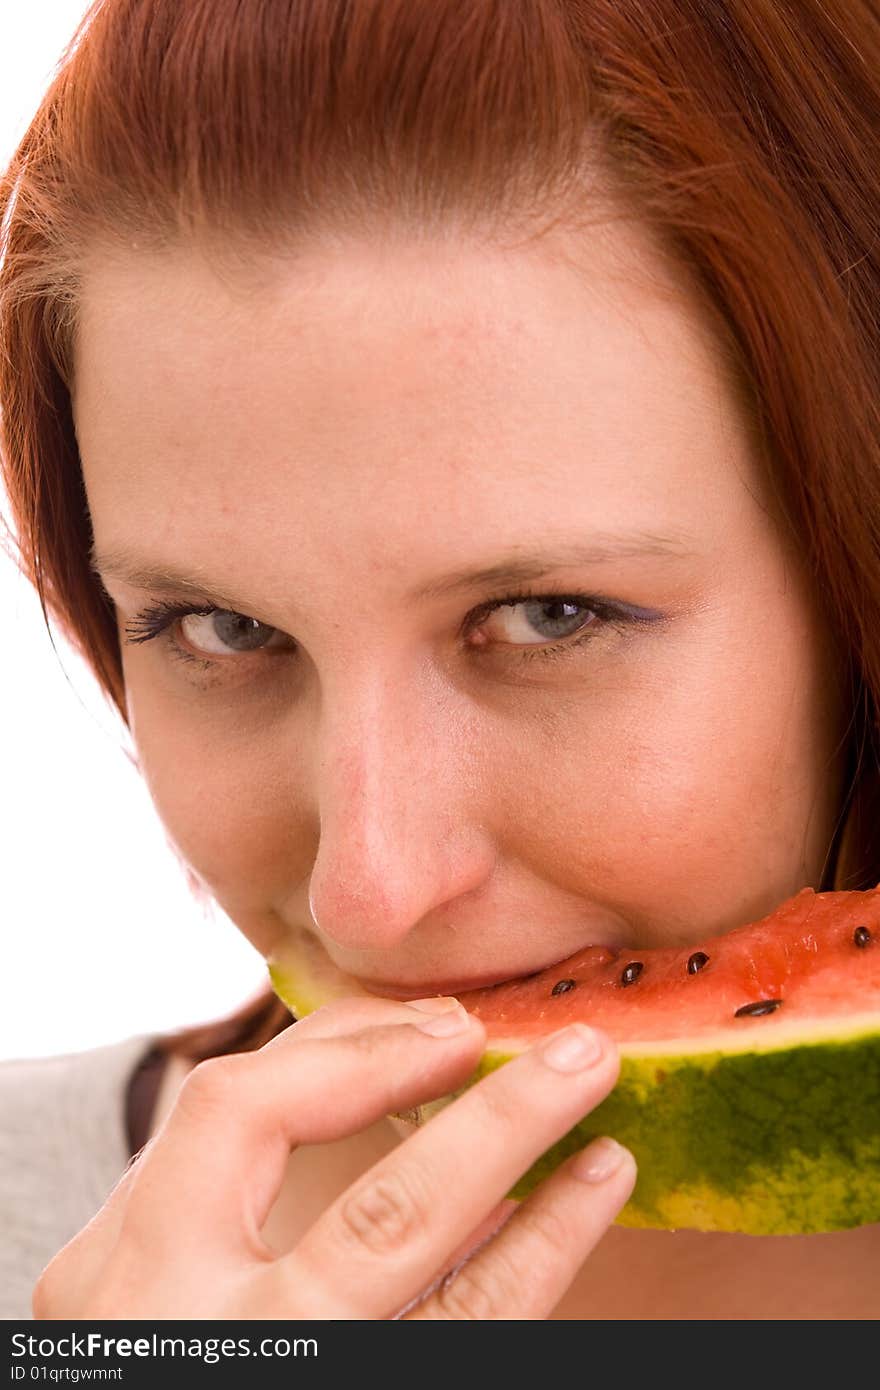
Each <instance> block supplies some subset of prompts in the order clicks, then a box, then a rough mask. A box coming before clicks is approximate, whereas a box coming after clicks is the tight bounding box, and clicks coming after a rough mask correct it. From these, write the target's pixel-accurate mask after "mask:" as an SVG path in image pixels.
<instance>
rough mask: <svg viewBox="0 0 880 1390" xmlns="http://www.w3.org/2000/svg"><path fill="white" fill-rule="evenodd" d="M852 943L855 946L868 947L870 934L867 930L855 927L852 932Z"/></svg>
mask: <svg viewBox="0 0 880 1390" xmlns="http://www.w3.org/2000/svg"><path fill="white" fill-rule="evenodd" d="M853 941H854V942H855V943H856V945H857V946H870V944H871V933H870V932H869V931H868V928H867V927H856V929H855V931H854V932H853Z"/></svg>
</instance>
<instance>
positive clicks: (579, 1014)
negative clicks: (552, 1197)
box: [268, 886, 880, 1235]
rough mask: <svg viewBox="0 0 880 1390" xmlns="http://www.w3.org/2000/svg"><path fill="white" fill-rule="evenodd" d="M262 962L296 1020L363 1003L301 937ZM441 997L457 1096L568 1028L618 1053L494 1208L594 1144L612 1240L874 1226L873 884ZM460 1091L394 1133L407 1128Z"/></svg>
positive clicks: (878, 893) (879, 1029) (876, 1043)
mask: <svg viewBox="0 0 880 1390" xmlns="http://www.w3.org/2000/svg"><path fill="white" fill-rule="evenodd" d="M268 964H269V973H270V978H271V980H272V986H273V988H274V990H275V992H276V994H277V995H278V996H279V997H280V998H281V999H282V1000H283V1001H284V1002H285V1003H286V1004H287V1006H288V1007H289V1008H290V1009H291V1011H292V1012H293V1013H294V1015H295V1016H297V1017H301V1016H302V1015H304V1014H307V1013H309V1012H311V1011H312V1010H313V1009H316V1008H318V1007H320V1005H322V1004H325V1003H327V1002H328V1001H329V1000H331V999H333V998H337V997H340V996H343V995H351V994H367V993H369V991H368V990H366V989H365V988H364V987H363V986H362V985H361V984H359V983H358V982H357V981H355V980H353V979H352V978H351V976H348V975H345V974H343V973H342V972H341V971H340V970H338V969H337V967H335V966H334V965H333V964H332V962H331V961H330V960H329V958H328V957H327V955H326V953H325V952H324V950H323V948H322V947H321V946H320V944H319V943H318V942H317V940H316V939H315V938H314V937H313V936H312V935H311V934H309V933H307V932H301V933H296V934H294V935H291V936H290V937H289V938H288V939H286V940H285V942H284V945H283V946H282V947H281V948H280V949H279V950H278V951H277V952H276V953H275V954H274V955H273V956H272V957H270V959H269V962H268ZM457 997H458V998H459V999H460V1000H461V1003H462V1004H463V1005H464V1007H465V1008H466V1009H468V1010H469V1011H470V1012H471V1013H473V1014H476V1015H477V1017H479V1018H480V1019H482V1021H483V1023H484V1024H485V1025H486V1031H487V1048H486V1051H485V1053H484V1054H483V1057H482V1058H481V1060H480V1063H479V1065H478V1067H477V1069H476V1070H475V1072H474V1074H473V1075H472V1076H471V1077H470V1078H469V1079H468V1081H467V1083H466V1085H467V1086H470V1085H473V1084H474V1082H476V1081H478V1080H479V1079H480V1077H481V1076H483V1075H485V1074H486V1073H487V1072H489V1071H491V1070H492V1069H493V1068H495V1067H498V1066H502V1065H503V1064H504V1063H505V1062H507V1061H509V1060H510V1059H511V1058H512V1057H514V1056H515V1055H516V1054H517V1053H519V1052H522V1051H523V1050H524V1049H526V1048H527V1047H529V1046H530V1045H531V1044H533V1043H534V1042H535V1041H536V1040H537V1039H538V1038H540V1037H541V1036H542V1035H544V1034H547V1033H551V1032H555V1031H556V1029H558V1028H560V1027H562V1026H563V1025H565V1024H566V1023H572V1022H575V1021H577V1020H582V1021H584V1022H587V1023H591V1024H593V1025H595V1026H597V1027H599V1028H602V1029H604V1030H605V1031H606V1032H607V1033H609V1034H610V1035H611V1036H612V1037H613V1038H615V1039H616V1040H617V1042H618V1044H619V1046H620V1052H621V1071H620V1080H619V1082H618V1084H617V1086H616V1087H615V1089H614V1090H613V1091H612V1093H611V1095H610V1096H609V1097H608V1098H607V1099H606V1100H604V1101H603V1102H602V1103H601V1105H600V1106H598V1108H597V1109H595V1110H594V1111H592V1112H591V1113H590V1114H589V1115H587V1116H585V1118H584V1119H583V1120H582V1121H581V1122H580V1123H579V1124H578V1125H576V1126H575V1127H574V1129H572V1130H571V1131H570V1132H569V1133H568V1134H567V1135H565V1136H564V1137H563V1138H562V1139H561V1140H559V1141H558V1142H557V1143H556V1144H554V1146H553V1147H552V1148H551V1149H549V1150H548V1151H547V1153H545V1154H544V1155H543V1156H542V1157H541V1158H540V1159H539V1160H538V1161H537V1162H536V1163H535V1164H534V1165H533V1166H532V1167H531V1168H530V1169H529V1171H528V1172H527V1173H526V1174H525V1175H524V1176H523V1177H522V1178H521V1179H520V1181H519V1182H518V1183H517V1185H516V1186H515V1187H514V1188H513V1189H512V1191H511V1192H510V1193H509V1194H508V1195H509V1196H511V1197H514V1198H517V1199H521V1198H523V1197H525V1196H526V1195H527V1194H528V1193H529V1192H530V1191H531V1190H532V1188H533V1187H534V1186H535V1185H536V1184H537V1183H538V1182H539V1181H540V1180H541V1179H542V1178H543V1177H544V1176H546V1174H548V1173H549V1172H551V1171H552V1170H553V1169H554V1168H555V1167H556V1166H557V1164H559V1163H560V1162H561V1161H562V1160H563V1159H564V1158H565V1157H566V1156H567V1155H568V1154H569V1153H571V1152H573V1151H574V1150H575V1149H578V1148H581V1147H582V1146H583V1145H584V1144H585V1143H587V1142H588V1141H589V1140H590V1139H592V1138H594V1137H595V1136H596V1135H599V1134H610V1135H612V1136H613V1137H614V1138H616V1139H618V1140H620V1142H621V1143H623V1144H626V1146H627V1147H628V1148H630V1149H631V1150H632V1152H633V1154H634V1155H635V1157H636V1160H637V1162H638V1165H639V1176H638V1181H637V1183H636V1187H635V1190H634V1192H633V1195H632V1197H631V1199H630V1201H629V1202H628V1203H627V1205H626V1206H625V1207H624V1209H623V1211H622V1212H621V1214H620V1216H619V1217H618V1220H619V1222H620V1223H621V1224H622V1225H625V1226H650V1227H660V1228H664V1229H675V1228H678V1227H689V1228H691V1229H694V1230H702V1231H740V1232H746V1233H749V1234H753V1235H774V1234H776V1235H779V1234H789V1233H790V1234H795V1233H799V1234H803V1233H809V1232H816V1231H832V1230H841V1229H845V1228H848V1227H852V1226H860V1225H865V1224H867V1223H869V1222H875V1221H880V886H878V887H877V888H875V889H872V890H870V891H868V892H830V893H816V892H814V891H813V889H812V888H804V889H802V890H801V891H800V892H799V893H797V894H795V895H794V896H793V897H791V898H789V899H788V900H787V901H786V902H784V903H782V904H781V906H780V907H778V908H777V909H776V910H775V911H774V912H773V913H771V914H770V915H769V916H767V917H764V918H762V919H761V920H760V921H758V922H754V923H751V924H749V925H747V926H742V927H738V928H735V929H734V930H733V931H731V932H728V933H727V934H726V935H724V936H719V937H715V938H713V939H711V940H708V941H705V942H703V943H702V944H701V945H699V946H690V947H671V948H665V947H664V948H662V949H653V950H644V951H638V950H627V951H618V950H612V949H610V948H607V947H604V946H588V947H586V948H585V949H584V950H582V951H579V952H578V953H577V954H576V955H573V956H571V957H570V958H569V959H568V960H566V961H564V962H562V963H561V964H559V965H555V966H553V967H552V968H550V969H547V970H542V971H539V972H538V973H537V974H534V975H530V976H527V977H525V978H522V979H518V980H512V981H510V982H508V983H504V984H499V985H493V986H491V987H489V988H485V989H475V990H468V991H464V992H462V993H460V994H459V995H458V996H457ZM464 1089H466V1087H462V1088H460V1090H459V1091H456V1092H455V1093H454V1094H453V1095H451V1096H445V1097H443V1098H441V1099H440V1100H435V1101H431V1102H429V1103H428V1104H426V1105H423V1106H421V1107H419V1109H418V1111H416V1112H413V1113H412V1114H411V1115H409V1116H408V1117H407V1118H411V1119H413V1120H414V1121H415V1122H416V1123H422V1122H424V1121H425V1120H427V1119H428V1118H430V1116H431V1115H433V1114H434V1113H435V1112H436V1111H437V1110H438V1109H440V1108H441V1107H442V1106H444V1105H447V1104H449V1102H450V1100H452V1099H454V1096H455V1095H458V1094H460V1091H461V1090H464Z"/></svg>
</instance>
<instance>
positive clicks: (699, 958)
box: [688, 951, 709, 975]
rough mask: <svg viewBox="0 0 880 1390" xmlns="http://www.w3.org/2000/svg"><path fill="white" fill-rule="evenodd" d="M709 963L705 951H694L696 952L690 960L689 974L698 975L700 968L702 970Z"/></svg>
mask: <svg viewBox="0 0 880 1390" xmlns="http://www.w3.org/2000/svg"><path fill="white" fill-rule="evenodd" d="M708 964H709V957H708V956H707V955H706V953H705V951H694V954H693V955H692V956H691V957H690V959H689V960H688V974H689V975H696V973H697V971H698V970H702V968H703V966H704V965H708Z"/></svg>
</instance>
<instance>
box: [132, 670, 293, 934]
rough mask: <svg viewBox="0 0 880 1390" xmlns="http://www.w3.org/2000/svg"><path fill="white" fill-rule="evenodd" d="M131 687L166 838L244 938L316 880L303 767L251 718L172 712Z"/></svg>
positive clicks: (139, 742) (143, 759) (138, 738)
mask: <svg viewBox="0 0 880 1390" xmlns="http://www.w3.org/2000/svg"><path fill="white" fill-rule="evenodd" d="M127 688H128V690H129V696H128V709H129V722H130V726H131V729H132V735H133V737H134V740H135V743H136V746H137V753H138V759H139V762H140V767H141V772H142V775H143V777H144V780H145V782H146V784H147V787H148V789H149V792H150V795H151V797H152V799H153V802H154V804H155V806H156V810H157V812H158V814H159V816H160V818H161V820H162V822H163V824H164V826H165V829H166V830H167V832H168V834H169V836H170V838H171V839H172V840H173V842H174V844H175V846H176V847H177V849H178V850H179V852H180V854H181V855H182V857H183V858H184V859H185V860H186V862H187V863H188V864H189V865H190V866H191V868H192V869H193V870H194V871H195V872H196V874H197V875H198V876H199V878H201V879H202V880H203V882H204V883H205V884H206V885H207V886H208V888H209V889H210V891H211V892H212V893H213V895H214V896H215V897H216V899H217V901H218V903H219V904H220V906H221V908H222V909H223V911H224V912H226V913H227V915H228V916H230V917H231V918H233V919H234V920H235V921H236V922H238V923H239V925H241V926H242V928H243V929H246V928H245V925H244V923H245V919H246V918H247V914H248V913H250V912H254V911H258V912H263V913H265V912H266V911H267V910H268V909H270V908H271V907H272V906H273V905H274V904H276V903H278V902H280V901H282V900H283V899H284V898H285V897H286V896H287V894H289V892H290V889H291V885H296V884H299V883H302V882H304V881H306V880H307V879H308V876H309V873H310V872H311V866H312V864H313V862H314V858H315V854H316V853H317V839H316V838H314V837H312V835H311V832H310V829H309V823H308V821H307V819H306V817H305V813H304V809H303V808H305V807H306V806H308V805H309V804H310V803H309V795H310V793H309V788H308V787H307V786H306V785H305V784H304V782H303V768H304V767H305V763H304V760H302V759H300V758H298V757H296V756H294V757H289V758H283V757H280V756H279V753H278V747H277V739H268V738H266V737H261V736H260V733H259V730H258V729H255V728H254V727H253V722H252V721H249V720H248V719H247V718H233V717H229V712H228V711H227V713H226V716H225V717H222V718H218V717H216V715H215V717H214V718H211V717H206V716H205V714H204V713H202V712H200V713H198V714H196V713H195V711H194V710H186V711H181V710H180V709H174V710H173V712H169V710H168V707H167V703H166V702H165V701H163V700H162V699H161V698H160V697H156V696H155V695H154V694H153V693H152V692H151V691H150V689H149V687H148V686H146V685H144V686H142V687H141V688H138V687H137V686H135V685H134V684H133V683H132V682H131V681H129V682H128V685H127ZM315 825H317V821H315ZM248 935H249V936H251V939H252V940H253V935H252V933H251V932H250V931H248ZM255 944H258V943H256V942H255Z"/></svg>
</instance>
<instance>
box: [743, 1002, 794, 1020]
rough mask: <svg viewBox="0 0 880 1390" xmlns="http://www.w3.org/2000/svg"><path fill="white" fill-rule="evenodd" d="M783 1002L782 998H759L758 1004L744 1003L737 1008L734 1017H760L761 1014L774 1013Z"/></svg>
mask: <svg viewBox="0 0 880 1390" xmlns="http://www.w3.org/2000/svg"><path fill="white" fill-rule="evenodd" d="M781 1004H782V1000H781V999H759V1000H758V1001H757V1003H756V1004H743V1006H742V1008H741V1009H737V1011H736V1013H735V1014H734V1015H733V1016H734V1018H760V1017H761V1014H772V1013H773V1012H774V1010H775V1009H778V1008H779V1007H780V1005H781Z"/></svg>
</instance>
